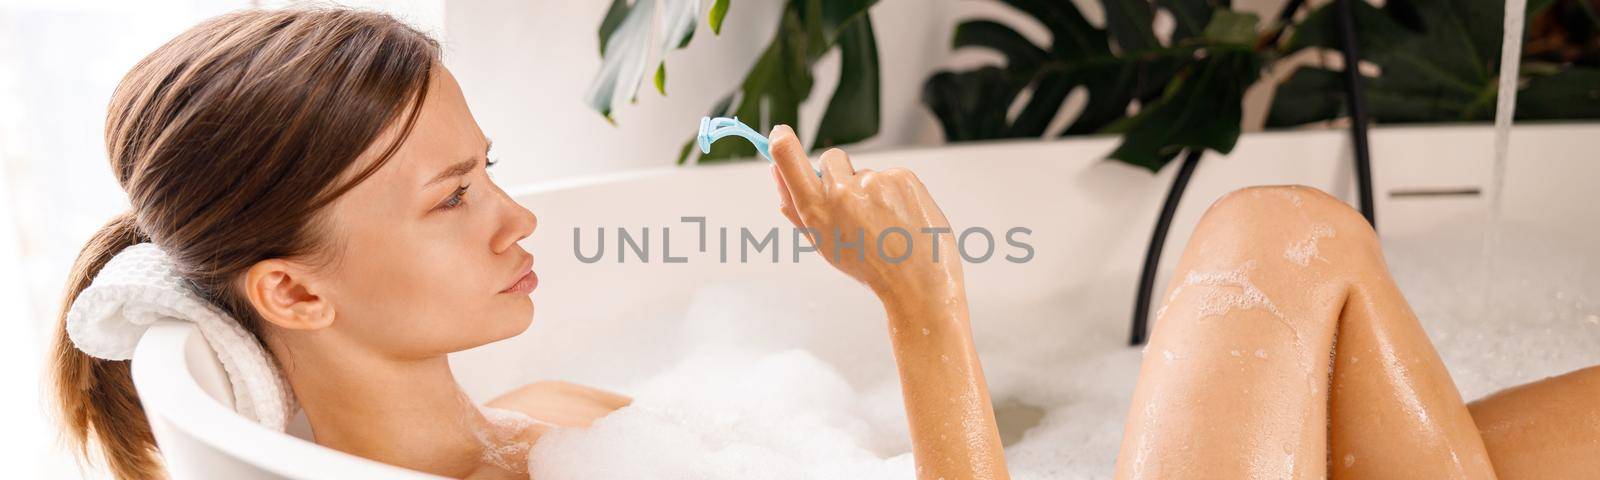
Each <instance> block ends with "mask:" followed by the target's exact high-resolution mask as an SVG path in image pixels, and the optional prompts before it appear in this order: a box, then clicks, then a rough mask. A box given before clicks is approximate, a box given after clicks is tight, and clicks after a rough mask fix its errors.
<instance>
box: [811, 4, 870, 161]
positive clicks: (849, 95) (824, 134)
mask: <svg viewBox="0 0 1600 480" xmlns="http://www.w3.org/2000/svg"><path fill="white" fill-rule="evenodd" d="M836 44H837V45H838V48H839V53H840V66H839V86H838V87H836V88H835V89H834V91H833V98H831V99H829V100H828V109H827V110H825V111H824V112H823V114H822V123H821V124H820V125H819V126H818V127H817V136H816V139H815V140H814V141H812V144H811V145H812V148H813V149H821V148H828V147H832V146H835V145H843V144H847V143H855V142H859V141H862V140H866V139H868V138H871V137H872V136H874V135H877V134H878V125H879V118H878V115H879V111H880V110H881V109H880V100H879V90H880V88H881V85H880V84H881V81H880V80H879V78H878V42H877V36H876V35H875V34H874V33H873V31H872V17H870V16H867V15H860V16H857V17H856V18H855V20H851V21H850V22H849V23H847V24H845V26H844V29H843V30H840V31H839V37H838V39H837V41H836Z"/></svg>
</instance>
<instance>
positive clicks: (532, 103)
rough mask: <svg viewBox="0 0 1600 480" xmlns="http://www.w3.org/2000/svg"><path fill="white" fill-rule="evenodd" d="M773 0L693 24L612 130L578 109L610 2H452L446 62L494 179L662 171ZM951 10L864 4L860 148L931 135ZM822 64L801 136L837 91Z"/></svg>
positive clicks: (834, 65) (746, 55)
mask: <svg viewBox="0 0 1600 480" xmlns="http://www.w3.org/2000/svg"><path fill="white" fill-rule="evenodd" d="M782 3H783V2H782V1H780V0H733V2H732V8H731V9H730V10H729V11H728V17H727V21H726V23H724V25H723V31H722V35H721V36H714V35H712V34H711V31H710V28H709V27H708V26H706V25H705V23H704V22H703V21H702V22H701V23H700V25H699V28H698V29H697V30H696V32H695V37H694V40H693V42H692V43H691V44H690V46H689V47H688V48H687V49H685V50H678V51H674V52H672V53H671V54H669V55H668V56H667V96H666V97H662V96H661V95H660V94H658V93H657V92H656V91H655V89H654V87H653V86H651V85H650V83H649V80H648V79H647V80H646V81H645V82H644V84H643V85H642V88H641V89H640V90H639V96H638V103H637V104H631V105H621V106H619V107H618V108H617V109H616V110H615V112H614V113H613V116H614V117H615V118H616V121H617V125H616V126H612V125H610V124H608V123H606V121H605V119H604V118H602V117H601V116H600V114H598V113H596V112H594V111H593V110H591V109H589V107H588V106H587V105H586V104H585V103H584V102H583V94H584V91H585V89H586V87H587V86H588V84H589V81H590V80H591V79H592V77H593V75H594V72H595V70H596V69H597V68H598V67H599V65H600V54H599V37H598V34H597V33H596V30H597V28H598V26H599V24H600V19H601V18H602V17H604V15H605V11H606V8H607V7H608V6H609V4H610V2H609V1H606V0H585V1H552V0H537V1H518V0H472V1H460V2H450V3H448V4H447V6H446V13H445V30H446V32H447V33H446V40H445V42H446V53H445V59H446V65H447V66H448V67H449V68H450V69H451V72H452V73H454V74H455V75H456V77H457V79H458V80H459V81H460V82H461V84H462V88H463V89H465V91H466V95H467V100H468V102H469V103H470V105H471V107H472V111H473V114H474V115H475V116H476V117H477V119H478V122H479V124H480V125H481V126H482V127H483V129H484V131H485V132H486V133H487V134H488V135H489V136H490V137H491V138H494V142H495V150H496V152H497V156H498V157H499V158H500V159H502V160H505V163H502V164H501V165H500V166H497V167H495V168H496V170H499V171H498V172H496V173H497V175H500V177H499V178H501V179H502V180H501V181H503V182H511V183H516V182H521V181H538V180H549V179H556V178H561V177H567V176H572V175H583V174H593V173H604V172H615V171H619V170H624V169H629V168H639V167H668V166H672V165H673V164H674V162H675V161H676V159H677V155H678V152H679V149H680V148H681V147H682V146H683V143H684V142H685V141H687V140H689V138H690V137H691V136H692V135H693V134H694V132H695V129H696V128H698V126H699V119H700V117H701V116H702V115H704V114H705V112H707V111H708V110H710V108H711V105H712V103H714V102H716V101H717V100H718V99H719V98H721V97H722V96H723V95H725V94H727V93H728V92H730V91H732V89H733V88H734V87H735V86H736V85H737V84H738V82H739V81H741V80H742V79H743V78H744V74H745V72H746V70H747V69H748V68H749V66H750V65H751V64H752V63H754V61H755V59H756V57H758V56H759V55H760V54H761V51H762V50H763V49H764V48H765V47H766V44H767V42H768V41H769V40H770V39H771V37H772V33H773V30H774V28H775V27H776V24H777V18H778V12H779V8H780V7H781V6H782ZM706 4H707V5H709V2H706ZM954 5H955V2H954V1H950V0H937V1H929V0H883V1H881V2H879V4H878V5H877V6H876V7H874V8H873V10H872V14H873V22H874V27H875V29H876V33H877V35H878V48H879V53H878V55H879V60H880V62H881V65H882V78H883V103H882V105H883V116H884V128H883V130H882V132H881V133H880V134H879V136H878V138H876V139H874V140H871V141H869V142H866V143H865V144H864V145H862V147H869V148H870V147H883V146H889V145H905V144H911V143H924V142H927V141H929V140H933V139H937V138H939V134H938V132H937V129H936V128H937V127H936V126H935V124H934V123H932V122H933V120H932V117H931V116H930V115H929V114H927V113H926V110H925V109H923V108H922V107H921V103H920V101H919V99H918V97H919V95H920V91H921V85H922V81H923V80H924V79H926V78H927V76H928V74H929V73H930V72H931V70H932V68H933V67H934V66H935V65H936V63H937V62H938V61H939V60H940V59H941V58H943V57H944V56H945V53H946V52H947V51H948V50H949V48H948V45H949V35H950V30H951V27H952V25H953V23H952V21H951V18H953V17H952V14H953V12H954V11H955V8H954ZM702 20H703V16H702ZM830 57H831V58H825V60H824V64H823V65H822V66H821V67H819V69H818V70H817V73H816V78H817V82H816V85H815V87H814V89H813V92H812V95H811V101H809V102H807V104H806V105H804V108H802V112H801V118H802V121H801V126H802V130H803V133H804V134H805V135H809V134H810V132H813V131H814V130H815V128H814V125H815V123H816V122H817V121H818V120H819V118H820V116H821V110H822V108H823V107H824V106H826V104H827V98H828V96H829V95H831V93H832V91H833V89H834V86H835V85H836V84H837V80H838V78H837V76H838V73H837V72H838V59H837V54H833V55H831V56H830ZM806 138H809V137H806Z"/></svg>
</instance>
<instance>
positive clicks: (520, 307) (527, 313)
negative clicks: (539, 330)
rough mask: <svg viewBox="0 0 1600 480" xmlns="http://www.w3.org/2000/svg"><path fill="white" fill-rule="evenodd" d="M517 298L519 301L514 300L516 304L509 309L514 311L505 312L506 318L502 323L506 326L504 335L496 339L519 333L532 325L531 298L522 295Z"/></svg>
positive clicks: (532, 309)
mask: <svg viewBox="0 0 1600 480" xmlns="http://www.w3.org/2000/svg"><path fill="white" fill-rule="evenodd" d="M519 300H520V301H519V302H516V303H517V306H516V307H515V308H512V309H511V310H514V313H508V314H506V317H505V318H506V320H504V323H503V325H505V327H506V330H505V336H503V337H501V338H499V339H497V340H504V339H507V338H511V337H515V336H517V335H521V334H522V332H525V331H528V327H531V326H533V311H534V308H533V299H531V298H528V297H522V298H520V299H519Z"/></svg>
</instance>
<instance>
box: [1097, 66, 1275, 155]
mask: <svg viewBox="0 0 1600 480" xmlns="http://www.w3.org/2000/svg"><path fill="white" fill-rule="evenodd" d="M1191 68H1193V69H1194V70H1195V71H1194V72H1193V73H1192V74H1191V75H1187V76H1185V77H1182V79H1181V80H1179V81H1178V82H1177V83H1175V84H1173V85H1172V87H1170V88H1168V91H1167V93H1166V94H1165V95H1163V96H1162V98H1161V99H1160V100H1158V101H1156V102H1155V103H1153V104H1151V105H1149V106H1148V107H1146V108H1143V109H1141V110H1140V111H1139V113H1138V114H1137V115H1134V116H1133V117H1129V118H1128V119H1127V121H1125V122H1122V123H1120V124H1119V125H1118V126H1117V128H1118V129H1119V130H1121V131H1123V132H1124V135H1123V138H1122V145H1120V146H1118V147H1117V149H1116V150H1115V151H1113V152H1111V155H1110V156H1111V158H1114V159H1117V160H1121V161H1124V162H1128V163H1131V164H1134V165H1138V166H1142V167H1145V168H1148V169H1150V171H1152V172H1154V171H1158V170H1160V169H1161V167H1162V166H1164V165H1166V164H1167V162H1169V161H1172V159H1173V157H1176V156H1177V155H1178V153H1179V152H1182V151H1183V150H1184V149H1196V148H1207V149H1211V150H1216V151H1217V152H1220V153H1224V154H1226V153H1228V152H1230V151H1233V146H1234V144H1235V143H1236V142H1237V141H1238V139H1239V125H1240V122H1241V121H1242V119H1243V116H1244V108H1243V100H1244V91H1245V89H1246V88H1248V87H1249V86H1250V85H1251V84H1252V83H1255V80H1256V79H1257V78H1258V77H1259V76H1260V71H1261V57H1260V56H1258V55H1257V54H1256V53H1255V52H1252V51H1250V50H1249V49H1244V48H1239V49H1220V48H1219V49H1213V50H1211V51H1210V52H1209V54H1208V55H1207V56H1206V57H1205V58H1204V59H1202V60H1200V61H1199V63H1198V64H1196V65H1193V66H1191Z"/></svg>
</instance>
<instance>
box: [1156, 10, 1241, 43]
mask: <svg viewBox="0 0 1600 480" xmlns="http://www.w3.org/2000/svg"><path fill="white" fill-rule="evenodd" d="M1156 5H1158V6H1160V7H1161V8H1164V9H1166V10H1167V12H1169V13H1171V14H1172V20H1173V26H1172V44H1173V45H1177V44H1178V43H1179V42H1182V41H1183V40H1184V39H1187V38H1193V37H1198V36H1200V32H1203V31H1205V29H1206V24H1208V23H1211V11H1212V10H1215V9H1217V7H1227V6H1228V2H1227V0H1223V1H1220V2H1210V1H1207V0H1156Z"/></svg>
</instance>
